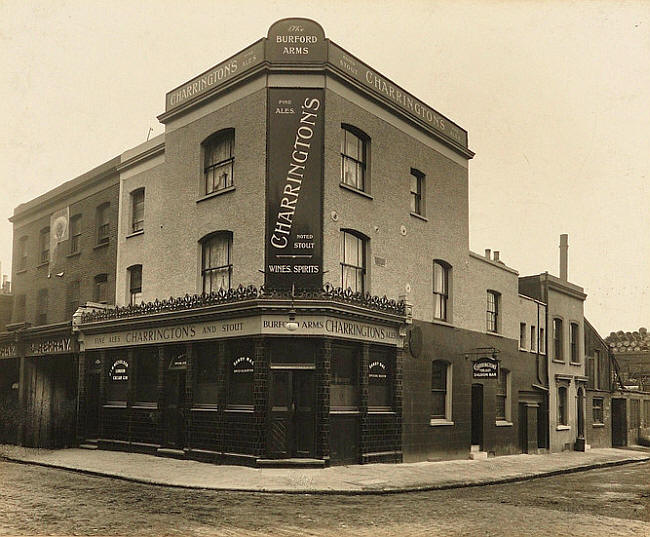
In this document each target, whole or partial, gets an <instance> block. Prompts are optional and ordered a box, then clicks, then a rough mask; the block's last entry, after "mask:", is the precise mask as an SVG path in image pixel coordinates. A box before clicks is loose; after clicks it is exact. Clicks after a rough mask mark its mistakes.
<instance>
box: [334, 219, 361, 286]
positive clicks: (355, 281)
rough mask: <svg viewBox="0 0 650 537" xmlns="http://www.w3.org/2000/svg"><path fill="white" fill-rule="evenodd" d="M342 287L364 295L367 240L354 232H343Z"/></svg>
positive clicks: (341, 245)
mask: <svg viewBox="0 0 650 537" xmlns="http://www.w3.org/2000/svg"><path fill="white" fill-rule="evenodd" d="M340 241H341V243H340V260H341V287H342V288H343V289H351V290H352V291H354V292H355V293H363V292H364V290H365V287H366V286H365V277H366V243H367V239H366V237H365V236H363V235H362V234H360V233H357V232H355V231H352V230H341V239H340Z"/></svg>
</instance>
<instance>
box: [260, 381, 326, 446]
mask: <svg viewBox="0 0 650 537" xmlns="http://www.w3.org/2000/svg"><path fill="white" fill-rule="evenodd" d="M314 399H315V397H314V372H313V370H311V369H307V370H305V369H274V370H273V374H272V380H271V412H270V425H269V454H270V455H271V456H272V457H275V458H292V457H296V458H308V457H314V454H315V432H316V427H315V423H314V419H315V412H314Z"/></svg>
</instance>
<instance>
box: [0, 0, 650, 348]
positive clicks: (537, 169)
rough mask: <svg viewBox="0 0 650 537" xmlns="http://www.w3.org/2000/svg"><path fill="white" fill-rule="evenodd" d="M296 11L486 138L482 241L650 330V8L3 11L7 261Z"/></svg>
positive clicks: (2, 201) (482, 144) (381, 4)
mask: <svg viewBox="0 0 650 537" xmlns="http://www.w3.org/2000/svg"><path fill="white" fill-rule="evenodd" d="M285 17H308V18H312V19H314V20H316V21H318V22H319V23H320V24H321V25H322V26H323V28H324V29H325V35H326V36H327V37H329V38H330V39H331V40H332V41H334V42H336V43H337V44H339V45H341V46H342V47H343V48H345V49H346V50H348V51H349V52H351V53H352V54H354V55H355V56H357V57H358V58H359V59H361V60H363V61H364V62H366V63H367V64H369V65H370V66H372V67H373V68H374V69H376V70H377V71H379V72H380V73H382V74H383V75H385V76H386V77H388V78H390V79H391V80H392V81H393V82H395V83H397V84H398V85H400V86H402V87H404V88H405V89H407V90H408V91H409V92H411V93H412V94H414V95H415V96H416V97H418V98H419V99H421V100H423V101H424V102H426V103H427V104H429V105H430V106H432V107H433V108H434V109H436V110H437V111H439V112H440V113H442V114H444V115H446V116H447V117H449V118H450V119H452V120H453V121H455V122H456V123H458V124H460V125H461V126H462V127H463V128H464V129H466V130H467V131H468V132H469V144H470V148H471V149H472V150H473V151H475V152H476V156H475V158H474V159H473V160H472V161H471V162H470V172H469V173H470V246H471V249H472V250H473V251H476V252H483V250H484V249H485V248H491V249H492V250H499V251H500V252H501V259H502V260H503V261H505V263H506V264H508V265H509V266H511V267H513V268H514V269H516V270H518V271H519V273H520V274H521V275H529V274H537V273H540V272H544V271H548V272H550V273H551V274H554V275H558V272H559V269H558V259H559V249H558V245H559V236H560V234H561V233H568V234H569V280H570V281H572V282H573V283H576V284H578V285H580V286H582V287H584V289H585V291H586V293H587V294H588V298H587V301H586V303H585V315H586V317H587V318H588V319H589V320H590V321H591V323H592V324H593V325H594V326H595V327H596V328H597V329H598V331H599V332H600V333H601V335H603V336H607V335H608V334H609V333H610V332H611V331H616V330H624V331H634V330H637V329H638V328H639V327H641V326H645V327H648V326H649V325H650V233H649V232H650V186H648V178H649V177H648V175H649V170H650V136H649V133H650V0H645V1H625V0H618V1H614V0H611V1H602V2H598V1H580V2H575V1H566V0H565V1H551V0H549V1H541V0H538V1H517V0H510V1H497V0H481V1H464V0H453V1H447V0H441V1H433V0H429V1H425V0H399V1H397V0H394V1H390V2H389V1H382V0H375V1H362V0H351V1H350V0H348V1H343V0H328V1H327V2H313V1H312V2H310V1H305V0H303V1H300V2H298V1H296V0H293V1H284V0H266V1H261V0H236V1H230V0H222V1H218V2H217V1H215V0H210V1H208V0H193V1H190V2H187V1H182V0H156V1H150V0H138V1H136V2H134V1H132V0H111V1H110V2H107V1H103V2H99V1H96V0H74V1H69V0H53V1H47V2H46V1H45V0H40V1H33V0H0V50H2V53H1V54H0V70H1V72H2V76H1V77H0V115H1V117H2V121H1V122H0V178H1V184H2V196H0V262H1V264H2V272H3V273H9V274H10V266H11V241H12V226H11V224H10V222H8V220H7V219H8V218H9V217H10V216H11V215H12V214H13V209H14V207H16V206H17V205H18V204H20V203H23V202H25V201H28V200H30V199H32V198H33V197H35V196H37V195H40V194H42V193H44V192H46V191H48V190H50V189H51V188H54V187H55V186H57V185H59V184H60V183H62V182H64V181H67V180H69V179H72V178H74V177H77V176H78V175H80V174H82V173H84V172H86V171H88V170H90V169H91V168H93V167H95V166H97V165H99V164H101V163H103V162H105V161H107V160H109V159H110V158H112V157H114V156H117V155H119V154H120V153H122V152H123V151H124V150H126V149H129V148H131V147H133V146H135V145H137V144H139V143H141V142H143V141H145V140H146V138H147V134H148V133H149V129H150V128H151V129H153V131H152V134H151V135H152V136H153V135H157V134H161V133H162V132H163V131H164V129H163V125H162V124H160V123H159V122H158V120H157V119H156V116H157V115H159V114H160V113H161V112H163V110H164V97H165V93H166V92H167V91H169V90H171V89H173V88H174V87H176V86H178V85H179V84H181V83H183V82H185V81H187V80H189V79H190V78H192V77H193V76H195V75H197V74H199V73H201V72H203V71H204V70H206V69H208V68H209V67H211V66H213V65H215V64H217V63H219V62H221V61H223V60H224V59H226V58H227V57H229V56H231V55H232V54H234V53H235V52H238V51H239V50H241V49H243V48H244V47H246V46H247V45H249V44H251V43H252V42H254V41H256V40H257V39H259V38H261V37H263V36H265V35H266V33H267V30H268V28H269V26H270V25H271V24H272V23H273V22H274V21H276V20H278V19H281V18H285Z"/></svg>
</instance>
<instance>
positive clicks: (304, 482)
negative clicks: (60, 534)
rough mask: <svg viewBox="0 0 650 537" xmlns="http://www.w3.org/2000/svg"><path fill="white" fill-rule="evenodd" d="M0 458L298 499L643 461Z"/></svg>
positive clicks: (11, 452) (72, 454)
mask: <svg viewBox="0 0 650 537" xmlns="http://www.w3.org/2000/svg"><path fill="white" fill-rule="evenodd" d="M0 458H2V459H5V460H9V461H14V462H21V463H25V464H36V465H41V466H48V467H52V468H61V469H65V470H71V471H76V472H82V473H85V474H92V475H99V476H106V477H113V478H118V479H124V480H127V481H133V482H138V483H146V484H152V485H164V486H171V487H182V488H194V489H210V490H228V491H241V492H274V493H289V494H291V493H293V494H296V493H302V494H380V493H390V492H408V491H418V490H438V489H449V488H461V487H471V486H478V485H488V484H495V483H508V482H512V481H523V480H526V479H533V478H538V477H544V476H550V475H557V474H562V473H570V472H579V471H584V470H591V469H594V468H603V467H607V466H618V465H621V464H630V463H639V462H644V461H648V460H650V453H649V452H647V451H637V450H631V449H590V450H588V451H586V452H578V451H564V452H561V453H546V454H540V455H526V454H523V455H507V456H501V457H492V458H489V459H487V460H469V459H468V460H451V461H441V462H417V463H402V464H364V465H352V466H332V467H329V468H313V469H312V468H309V469H297V468H249V467H245V466H230V465H215V464H207V463H201V462H197V461H192V460H178V459H171V458H165V457H156V456H154V455H143V454H140V453H125V452H121V451H105V450H100V449H96V450H89V449H78V448H74V449H59V450H46V449H34V448H24V447H19V446H11V445H0Z"/></svg>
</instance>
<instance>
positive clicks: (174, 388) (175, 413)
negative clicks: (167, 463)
mask: <svg viewBox="0 0 650 537" xmlns="http://www.w3.org/2000/svg"><path fill="white" fill-rule="evenodd" d="M165 446H166V447H170V448H176V449H183V448H184V447H185V370H184V369H173V370H170V371H168V372H167V378H166V382H165Z"/></svg>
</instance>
